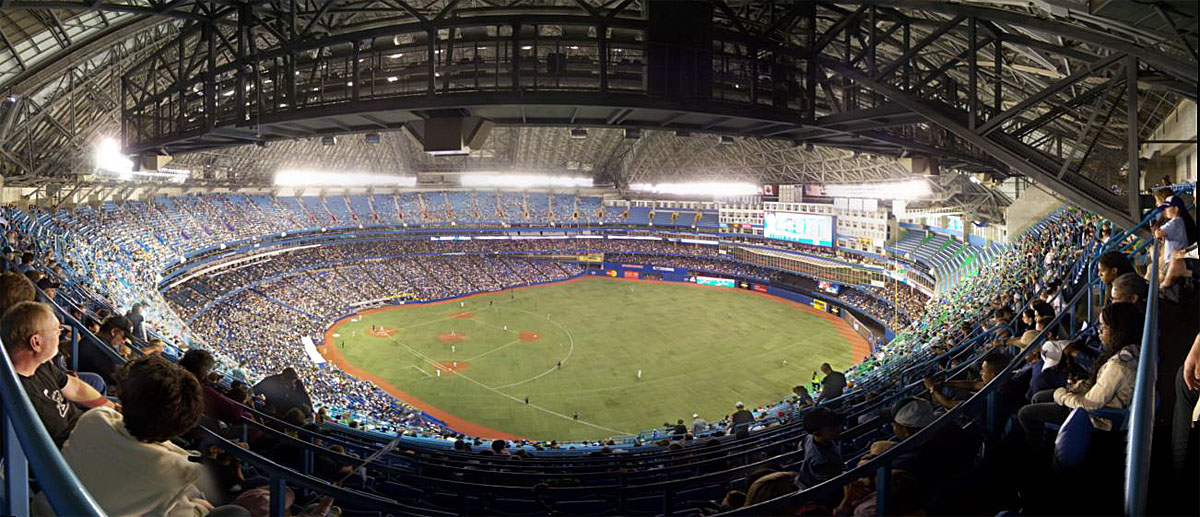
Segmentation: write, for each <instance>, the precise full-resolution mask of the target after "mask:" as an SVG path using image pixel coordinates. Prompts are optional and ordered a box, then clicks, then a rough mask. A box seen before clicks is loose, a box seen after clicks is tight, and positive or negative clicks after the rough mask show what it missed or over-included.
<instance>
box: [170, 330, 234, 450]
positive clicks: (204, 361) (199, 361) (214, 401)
mask: <svg viewBox="0 0 1200 517" xmlns="http://www.w3.org/2000/svg"><path fill="white" fill-rule="evenodd" d="M215 363H216V361H215V360H214V359H213V356H212V354H210V353H208V351H207V350H203V349H200V348H193V349H191V350H188V351H187V352H185V353H184V354H183V357H182V358H181V359H180V360H179V366H181V367H182V368H183V369H184V370H187V371H188V373H191V374H192V375H193V376H195V377H196V380H197V381H200V382H201V385H202V386H203V387H204V418H206V419H207V420H208V421H209V422H210V423H213V424H215V427H217V428H218V429H220V428H225V427H228V426H232V425H233V424H235V423H237V422H238V421H239V420H241V418H242V417H243V416H245V415H246V412H245V411H244V409H243V408H242V407H241V406H239V405H238V404H237V403H235V402H234V401H233V400H230V399H229V398H228V397H226V396H225V395H223V394H222V393H221V392H220V391H219V390H217V388H216V387H214V386H212V385H210V384H205V383H204V382H203V381H204V379H205V378H207V377H208V374H209V372H210V371H211V370H212V367H213V365H214V364H215ZM218 429H214V430H218Z"/></svg>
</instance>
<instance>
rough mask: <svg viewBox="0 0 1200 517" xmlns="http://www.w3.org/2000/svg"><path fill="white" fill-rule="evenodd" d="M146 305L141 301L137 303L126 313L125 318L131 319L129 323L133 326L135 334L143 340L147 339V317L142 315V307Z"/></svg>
mask: <svg viewBox="0 0 1200 517" xmlns="http://www.w3.org/2000/svg"><path fill="white" fill-rule="evenodd" d="M145 306H146V304H144V303H141V302H138V303H135V304H133V308H131V309H129V312H128V313H126V314H125V319H127V320H129V324H130V325H131V327H132V328H133V335H134V336H137V338H138V339H141V340H142V341H145V340H146V327H145V323H146V318H145V317H144V316H142V308H144V307H145Z"/></svg>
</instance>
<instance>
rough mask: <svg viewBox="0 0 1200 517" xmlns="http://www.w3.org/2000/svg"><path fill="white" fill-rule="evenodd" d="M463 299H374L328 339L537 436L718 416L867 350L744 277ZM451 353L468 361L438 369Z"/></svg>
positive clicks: (598, 282) (446, 398) (450, 407)
mask: <svg viewBox="0 0 1200 517" xmlns="http://www.w3.org/2000/svg"><path fill="white" fill-rule="evenodd" d="M461 303H462V305H463V306H460V301H457V300H456V301H451V302H444V303H438V304H431V305H412V306H406V307H398V308H395V309H387V310H382V311H377V312H369V313H367V314H364V315H362V316H361V317H360V318H359V321H353V320H344V321H343V322H342V323H341V324H340V325H338V326H337V327H335V328H334V329H333V330H332V331H331V334H330V335H328V336H327V344H329V345H330V346H334V347H337V348H338V351H339V352H340V353H341V355H342V356H343V357H344V358H345V360H347V361H348V362H349V363H350V364H351V365H352V366H353V367H356V368H358V369H361V370H364V371H366V372H369V373H371V374H374V375H375V376H377V377H378V378H380V379H382V380H384V381H386V382H387V383H389V384H391V385H392V386H394V387H395V388H398V389H399V390H403V391H404V392H405V393H407V394H410V395H412V396H413V397H415V398H417V399H419V400H421V401H422V402H424V403H425V404H428V405H432V406H434V407H436V408H437V409H439V410H442V411H444V412H446V413H449V414H452V415H453V416H455V417H458V418H460V419H463V420H467V421H470V422H473V423H475V424H478V425H481V426H486V427H488V428H491V429H494V430H498V431H502V432H504V433H508V434H512V435H516V436H520V437H524V438H531V439H538V440H552V439H553V440H583V439H601V438H606V437H609V436H615V435H618V434H626V433H635V432H637V431H641V430H646V429H651V428H654V427H657V426H660V425H662V424H663V422H665V421H670V422H672V423H673V422H675V420H676V419H679V418H683V419H685V421H687V422H689V423H690V422H691V415H692V413H693V412H698V413H700V415H701V416H703V417H704V418H706V419H708V420H709V421H716V420H719V419H721V418H722V417H724V416H725V415H726V414H728V413H730V412H731V411H732V408H733V405H734V403H735V402H737V401H744V402H745V403H746V404H748V405H751V406H756V405H759V404H763V403H768V402H775V401H779V400H781V399H783V398H785V397H787V396H788V395H789V394H790V389H791V387H792V386H793V385H795V384H800V383H807V382H808V381H809V380H810V378H811V376H812V373H813V371H814V370H816V368H817V366H818V365H820V364H821V363H822V362H829V363H831V364H833V365H834V367H835V368H844V367H846V366H850V365H851V364H852V363H854V362H855V359H856V358H855V357H853V355H854V354H853V353H852V349H851V344H850V342H849V341H848V340H847V338H846V337H844V336H843V334H842V333H840V332H839V331H838V329H837V328H836V327H835V326H834V324H833V323H832V322H830V321H828V320H826V319H825V318H823V317H822V316H820V315H816V314H810V313H808V312H805V311H804V310H802V309H800V308H797V307H795V306H793V305H790V304H788V303H783V302H781V301H779V300H777V299H774V298H771V297H767V296H763V295H757V294H754V293H750V292H745V291H735V290H728V289H716V288H710V287H702V286H697V285H692V284H675V283H649V282H636V281H626V280H615V279H608V278H602V277H589V278H584V279H580V280H576V281H571V282H565V283H559V284H552V285H546V286H539V287H533V288H527V289H521V290H517V291H515V292H504V293H497V294H490V295H483V296H476V297H472V298H469V299H466V300H464V301H462V302H461ZM463 312H468V313H470V317H469V318H462V316H463V315H461V314H459V313H463ZM456 314H458V315H459V317H457V318H456V317H453V316H454V315H456ZM548 315H549V318H548V317H547V316H548ZM372 326H382V327H387V328H390V329H395V332H394V335H392V336H390V337H376V336H371V335H369V334H370V332H369V331H370V329H371V328H372ZM506 328H507V330H506ZM522 332H525V333H533V334H536V335H537V336H536V337H535V336H532V335H530V334H525V336H524V339H522ZM333 333H336V336H334V335H333ZM785 360H786V361H787V364H786V365H784V361H785ZM453 361H458V365H459V371H457V372H450V371H444V372H443V373H441V375H440V376H438V375H437V372H438V369H439V367H438V366H437V365H438V364H442V365H443V366H444V367H446V368H453ZM559 361H562V367H561V368H558V367H557V366H556V365H557V363H558V362H559ZM639 369H640V370H642V378H641V380H638V379H637V372H638V370H639ZM525 397H529V402H530V403H529V404H526V403H525ZM576 412H578V415H579V420H578V421H575V420H574V419H573V417H574V414H575V413H576Z"/></svg>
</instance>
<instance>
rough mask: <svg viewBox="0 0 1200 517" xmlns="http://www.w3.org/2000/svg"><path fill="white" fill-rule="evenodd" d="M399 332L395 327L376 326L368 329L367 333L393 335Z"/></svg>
mask: <svg viewBox="0 0 1200 517" xmlns="http://www.w3.org/2000/svg"><path fill="white" fill-rule="evenodd" d="M397 332H399V331H398V330H396V329H395V328H393V327H375V328H373V329H371V330H368V331H367V334H368V335H370V336H372V337H392V336H394V335H396V333H397Z"/></svg>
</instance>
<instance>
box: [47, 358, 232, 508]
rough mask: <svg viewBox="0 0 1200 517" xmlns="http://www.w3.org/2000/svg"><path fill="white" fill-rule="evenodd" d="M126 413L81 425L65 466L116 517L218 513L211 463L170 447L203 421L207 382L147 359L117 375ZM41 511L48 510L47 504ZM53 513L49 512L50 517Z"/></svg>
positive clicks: (98, 413)
mask: <svg viewBox="0 0 1200 517" xmlns="http://www.w3.org/2000/svg"><path fill="white" fill-rule="evenodd" d="M117 393H118V397H119V398H120V400H121V411H120V412H118V411H117V410H115V409H113V408H109V407H100V408H96V409H93V410H91V411H88V412H87V413H85V414H84V415H83V416H82V417H80V418H79V424H78V426H77V427H76V429H75V432H74V433H72V434H71V439H70V440H69V441H68V442H67V444H66V445H64V446H63V459H64V460H66V462H67V464H68V465H70V466H71V470H73V471H75V475H76V476H78V477H79V481H80V482H81V483H83V486H84V487H85V488H87V490H88V492H89V493H91V494H92V497H93V498H95V499H96V502H97V503H99V504H100V507H101V508H103V509H104V511H105V512H107V513H108V514H110V515H204V514H206V513H208V512H209V511H211V510H212V509H213V505H212V504H210V503H209V502H208V501H207V499H206V496H205V493H204V491H202V489H201V488H200V487H202V486H203V487H211V486H212V484H211V481H210V479H208V472H207V470H206V468H205V467H204V465H203V464H201V463H195V462H192V461H191V460H190V456H191V455H190V453H189V452H188V451H186V450H184V449H182V448H180V447H178V446H176V445H175V444H173V443H171V441H170V440H172V439H174V438H176V437H178V436H180V435H182V434H184V433H186V432H188V431H189V430H191V429H192V428H193V427H195V426H196V424H198V423H199V422H200V415H201V414H202V412H203V410H204V399H203V395H202V393H203V391H202V390H201V388H200V383H199V382H197V381H196V379H195V378H194V377H192V376H191V375H189V374H188V373H187V371H185V370H184V369H182V368H180V367H178V366H176V365H174V364H172V363H171V362H169V361H167V360H166V359H163V358H161V357H155V356H148V357H140V358H138V359H135V360H133V361H132V362H129V363H126V364H124V365H122V367H121V368H120V369H119V370H118V372H117ZM38 502H39V504H42V505H44V504H48V503H47V502H46V501H45V498H44V497H39V501H38ZM47 513H48V512H47Z"/></svg>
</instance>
